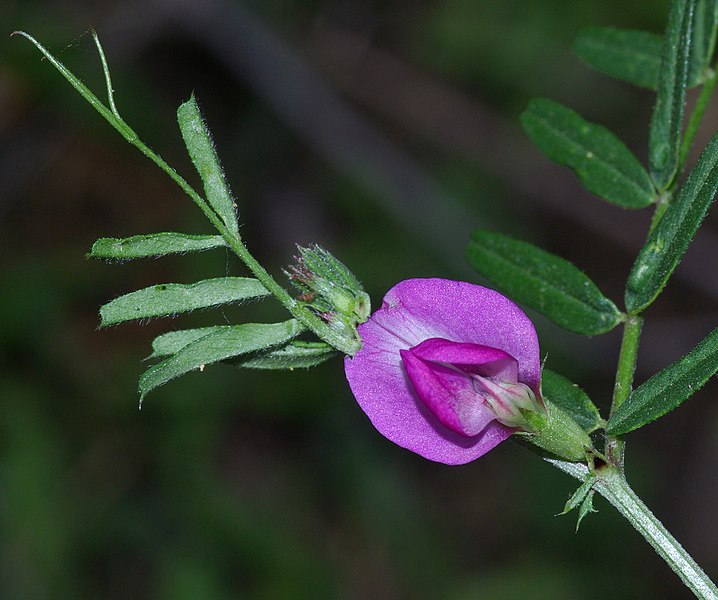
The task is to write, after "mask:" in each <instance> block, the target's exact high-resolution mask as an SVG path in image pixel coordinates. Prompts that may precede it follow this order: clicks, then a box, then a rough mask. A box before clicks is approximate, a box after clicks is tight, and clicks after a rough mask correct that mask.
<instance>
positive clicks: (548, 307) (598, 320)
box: [466, 230, 623, 335]
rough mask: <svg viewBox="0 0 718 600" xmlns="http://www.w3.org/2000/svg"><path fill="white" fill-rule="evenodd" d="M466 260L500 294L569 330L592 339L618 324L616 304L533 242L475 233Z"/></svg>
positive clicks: (575, 271)
mask: <svg viewBox="0 0 718 600" xmlns="http://www.w3.org/2000/svg"><path fill="white" fill-rule="evenodd" d="M466 258H467V260H468V261H469V264H470V265H471V266H472V267H473V268H474V269H476V270H477V271H478V272H479V273H481V274H482V275H483V276H484V277H486V278H487V279H488V280H489V281H491V282H492V283H493V284H494V285H495V286H496V287H497V288H499V290H500V291H502V292H503V293H504V294H506V295H507V296H509V297H511V298H513V299H514V300H516V301H518V302H522V303H524V304H526V305H527V306H530V307H531V308H533V309H535V310H537V311H539V312H541V313H543V314H544V315H546V316H547V317H548V318H549V319H551V320H552V321H553V322H554V323H556V324H557V325H560V326H561V327H563V328H564V329H568V330H569V331H574V332H576V333H580V334H583V335H597V334H599V333H605V332H607V331H610V330H611V329H613V328H614V327H615V326H616V325H618V324H619V323H620V322H621V321H622V320H623V315H622V314H621V312H620V311H619V310H618V308H616V305H615V304H614V303H613V302H611V301H610V300H609V299H608V298H606V297H605V296H604V295H603V294H602V293H601V291H600V290H599V289H598V287H596V285H595V284H594V283H593V282H592V281H591V280H590V279H589V278H588V277H587V276H586V275H585V274H584V273H583V272H582V271H580V270H579V269H578V268H577V267H575V266H574V265H572V264H571V263H570V262H568V261H567V260H564V259H563V258H560V257H558V256H556V255H554V254H550V253H549V252H546V251H545V250H541V249H540V248H537V247H536V246H534V245H533V244H529V243H527V242H522V241H518V240H514V239H512V238H510V237H508V236H505V235H502V234H499V233H495V232H491V231H483V230H477V231H475V232H474V233H473V234H472V235H471V242H469V245H468V246H467V248H466Z"/></svg>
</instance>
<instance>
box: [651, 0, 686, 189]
mask: <svg viewBox="0 0 718 600" xmlns="http://www.w3.org/2000/svg"><path fill="white" fill-rule="evenodd" d="M695 9H696V0H673V1H672V2H671V8H670V11H669V14H668V25H667V27H666V34H665V37H664V39H663V50H662V54H661V68H660V70H659V73H658V88H657V94H656V103H655V105H654V107H653V114H652V116H651V126H650V130H649V136H648V162H649V165H650V167H651V176H652V177H653V180H654V182H655V183H656V185H657V186H658V188H659V189H662V190H663V189H666V188H667V187H668V185H669V184H670V183H671V181H672V180H673V177H674V175H675V174H676V171H677V169H678V156H679V150H680V145H681V129H682V126H683V114H684V111H685V103H686V88H687V86H688V74H689V71H690V64H691V61H690V56H691V53H692V52H693V46H694V43H695V32H696V28H695V12H696V11H695Z"/></svg>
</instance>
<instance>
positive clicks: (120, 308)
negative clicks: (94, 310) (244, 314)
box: [100, 277, 269, 327]
mask: <svg viewBox="0 0 718 600" xmlns="http://www.w3.org/2000/svg"><path fill="white" fill-rule="evenodd" d="M268 294H269V292H268V291H267V289H266V288H265V287H264V286H263V285H262V284H261V283H260V282H259V281H257V280H256V279H251V278H248V277H220V278H217V279H206V280H204V281H199V282H197V283H192V284H181V283H163V284H159V285H153V286H151V287H148V288H144V289H142V290H137V291H136V292H131V293H129V294H126V295H124V296H120V297H119V298H116V299H115V300H113V301H112V302H109V303H107V304H105V305H104V306H102V307H101V308H100V326H101V327H105V326H107V325H115V324H117V323H122V322H124V321H132V320H135V319H148V318H151V317H164V316H168V315H174V314H176V313H181V312H188V311H191V310H196V309H198V308H210V307H212V306H219V305H220V304H229V303H230V302H240V301H242V300H251V299H254V298H262V297H263V296H267V295H268Z"/></svg>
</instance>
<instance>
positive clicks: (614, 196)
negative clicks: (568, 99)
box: [521, 98, 655, 208]
mask: <svg viewBox="0 0 718 600" xmlns="http://www.w3.org/2000/svg"><path fill="white" fill-rule="evenodd" d="M521 124H522V125H523V128H524V130H525V131H526V133H527V134H528V136H529V137H530V138H531V139H532V140H533V141H534V142H535V143H536V145H537V146H538V147H539V148H540V149H541V150H542V151H543V152H544V153H545V154H546V156H548V157H549V158H550V159H551V160H553V161H554V162H557V163H559V164H562V165H566V166H567V167H570V168H571V169H573V170H574V171H575V173H576V175H577V176H578V178H579V179H580V180H581V183H583V185H584V186H585V187H586V189H588V190H589V191H590V192H593V193H594V194H596V195H597V196H600V197H601V198H604V199H605V200H608V201H609V202H612V203H614V204H617V205H618V206H622V207H624V208H643V207H644V206H648V205H649V204H650V203H651V202H653V200H654V198H655V191H654V189H653V184H652V183H651V178H650V177H649V176H648V173H647V172H646V170H645V169H644V168H643V167H642V166H641V163H640V162H638V159H636V157H635V156H634V155H633V154H632V153H631V151H630V150H629V149H628V148H626V146H625V145H624V144H623V142H621V141H620V140H619V139H618V138H617V137H616V136H615V135H613V133H611V132H610V131H609V130H608V129H606V128H605V127H603V126H601V125H596V124H594V123H590V122H588V121H586V120H585V119H583V118H582V117H581V116H579V115H578V114H577V113H576V112H574V111H573V110H571V109H570V108H567V107H565V106H563V105H561V104H559V103H558V102H553V101H552V100H547V99H545V98H534V99H533V100H531V102H529V105H528V108H527V109H526V110H525V111H524V112H523V113H522V114H521Z"/></svg>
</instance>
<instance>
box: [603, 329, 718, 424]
mask: <svg viewBox="0 0 718 600" xmlns="http://www.w3.org/2000/svg"><path fill="white" fill-rule="evenodd" d="M716 373H718V328H716V329H714V330H713V331H711V332H710V333H709V334H708V335H707V336H706V337H705V338H704V339H703V340H702V341H701V342H700V343H699V344H698V345H697V346H696V347H695V348H693V350H691V351H690V352H689V353H688V354H686V355H685V356H684V357H683V358H681V359H679V360H677V361H676V362H674V363H673V364H672V365H670V366H668V367H666V368H665V369H663V370H662V371H660V372H658V373H656V374H655V375H654V376H653V377H651V378H650V379H649V380H648V381H646V382H644V383H642V384H641V385H640V386H639V387H637V388H636V389H635V390H633V392H632V393H631V395H630V396H629V397H628V399H627V400H626V401H625V402H624V403H623V404H622V405H621V406H619V407H618V410H616V412H615V413H614V414H613V415H611V418H610V419H609V420H608V427H607V428H606V433H607V434H609V435H620V434H623V433H628V432H629V431H633V430H634V429H638V428H639V427H642V426H643V425H645V424H646V423H650V422H651V421H655V420H656V419H658V418H659V417H662V416H663V415H665V414H666V413H668V412H670V411H672V410H673V409H674V408H676V407H678V406H680V405H681V404H682V403H683V402H685V401H686V400H688V398H690V397H691V396H692V395H693V394H695V393H696V392H697V391H698V390H699V389H700V388H702V387H703V385H704V384H705V382H706V381H708V379H709V378H710V377H712V376H713V375H715V374H716Z"/></svg>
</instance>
